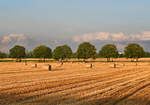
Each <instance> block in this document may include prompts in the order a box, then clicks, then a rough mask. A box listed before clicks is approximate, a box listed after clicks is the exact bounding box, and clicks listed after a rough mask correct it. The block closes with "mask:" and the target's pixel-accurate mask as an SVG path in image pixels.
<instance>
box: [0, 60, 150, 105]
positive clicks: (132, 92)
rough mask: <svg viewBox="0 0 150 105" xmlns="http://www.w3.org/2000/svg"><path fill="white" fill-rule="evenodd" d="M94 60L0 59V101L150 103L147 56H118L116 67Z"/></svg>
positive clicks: (10, 104)
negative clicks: (90, 63)
mask: <svg viewBox="0 0 150 105" xmlns="http://www.w3.org/2000/svg"><path fill="white" fill-rule="evenodd" d="M89 61H90V60H89ZM95 61H101V62H93V63H92V64H93V68H90V67H88V65H89V63H83V62H74V63H73V62H66V63H64V64H63V65H62V66H61V65H60V64H59V62H46V63H37V62H28V63H27V65H25V63H24V62H21V63H17V62H0V105H149V104H150V62H149V61H150V59H148V58H142V59H140V61H139V62H138V63H137V64H136V63H135V62H130V60H129V59H128V60H127V59H124V58H122V59H117V60H115V61H117V62H115V63H116V65H117V66H116V68H114V62H104V61H105V59H97V60H95ZM125 61H126V62H125ZM35 64H37V68H35ZM45 64H51V65H52V71H49V70H48V68H46V66H45Z"/></svg>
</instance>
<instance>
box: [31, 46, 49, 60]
mask: <svg viewBox="0 0 150 105" xmlns="http://www.w3.org/2000/svg"><path fill="white" fill-rule="evenodd" d="M33 57H35V58H51V57H52V50H51V48H49V47H47V46H45V45H40V46H37V47H36V48H35V49H34V50H33Z"/></svg>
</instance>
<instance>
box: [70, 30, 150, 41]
mask: <svg viewBox="0 0 150 105" xmlns="http://www.w3.org/2000/svg"><path fill="white" fill-rule="evenodd" d="M72 40H73V41H74V42H84V41H113V42H124V41H148V40H150V32H149V31H147V32H142V33H139V34H128V35H127V34H125V33H123V32H120V33H109V32H97V33H87V34H83V35H80V36H75V37H73V39H72Z"/></svg>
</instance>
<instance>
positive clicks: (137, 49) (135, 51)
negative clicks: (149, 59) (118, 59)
mask: <svg viewBox="0 0 150 105" xmlns="http://www.w3.org/2000/svg"><path fill="white" fill-rule="evenodd" d="M144 54H145V52H144V49H143V47H142V46H140V45H139V44H137V43H129V44H128V45H127V46H126V47H125V49H124V55H125V57H127V58H134V59H136V60H138V58H141V57H143V56H144Z"/></svg>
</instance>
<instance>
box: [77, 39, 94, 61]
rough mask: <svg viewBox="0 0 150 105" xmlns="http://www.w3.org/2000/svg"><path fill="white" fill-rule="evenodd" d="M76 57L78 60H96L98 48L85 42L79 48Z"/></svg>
mask: <svg viewBox="0 0 150 105" xmlns="http://www.w3.org/2000/svg"><path fill="white" fill-rule="evenodd" d="M76 56H77V58H78V59H84V60H85V59H88V58H96V48H95V46H94V45H92V44H90V43H89V42H83V43H81V44H80V45H79V46H78V49H77V52H76Z"/></svg>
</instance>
